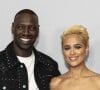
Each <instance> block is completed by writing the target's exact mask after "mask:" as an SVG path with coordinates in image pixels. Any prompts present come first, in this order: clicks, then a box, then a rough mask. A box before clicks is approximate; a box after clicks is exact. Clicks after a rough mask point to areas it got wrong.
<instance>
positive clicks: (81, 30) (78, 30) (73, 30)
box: [61, 25, 89, 46]
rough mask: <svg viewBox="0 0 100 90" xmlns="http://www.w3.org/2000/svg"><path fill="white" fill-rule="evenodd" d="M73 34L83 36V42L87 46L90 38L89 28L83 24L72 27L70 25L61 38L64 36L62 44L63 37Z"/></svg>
mask: <svg viewBox="0 0 100 90" xmlns="http://www.w3.org/2000/svg"><path fill="white" fill-rule="evenodd" d="M71 34H77V35H80V37H81V38H82V42H83V44H84V45H85V46H87V45H88V40H89V35H88V32H87V28H86V27H84V26H82V25H73V26H71V27H69V28H68V29H66V30H65V31H64V32H63V34H62V36H61V38H62V44H63V39H64V37H65V36H67V35H71Z"/></svg>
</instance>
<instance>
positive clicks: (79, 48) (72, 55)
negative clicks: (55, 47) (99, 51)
mask: <svg viewBox="0 0 100 90" xmlns="http://www.w3.org/2000/svg"><path fill="white" fill-rule="evenodd" d="M62 50H63V55H64V58H65V60H66V62H67V63H68V64H69V65H70V66H72V67H76V66H78V65H81V64H82V63H84V61H85V57H86V55H87V53H88V46H87V47H86V46H85V45H84V44H83V42H82V38H81V36H79V35H77V34H71V35H67V36H65V37H64V39H63V44H62Z"/></svg>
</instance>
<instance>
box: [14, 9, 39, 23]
mask: <svg viewBox="0 0 100 90" xmlns="http://www.w3.org/2000/svg"><path fill="white" fill-rule="evenodd" d="M23 13H28V14H33V15H34V16H36V17H38V15H37V14H36V13H35V12H34V11H33V10H31V9H22V10H20V11H19V12H18V13H16V15H15V17H14V21H15V19H16V17H17V16H18V15H19V14H23Z"/></svg>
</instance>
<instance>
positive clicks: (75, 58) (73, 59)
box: [69, 56, 78, 61]
mask: <svg viewBox="0 0 100 90" xmlns="http://www.w3.org/2000/svg"><path fill="white" fill-rule="evenodd" d="M69 59H70V60H71V61H75V60H77V59H78V57H77V56H75V57H69Z"/></svg>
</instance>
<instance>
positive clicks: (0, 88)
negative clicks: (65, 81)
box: [0, 43, 60, 90]
mask: <svg viewBox="0 0 100 90" xmlns="http://www.w3.org/2000/svg"><path fill="white" fill-rule="evenodd" d="M33 52H34V54H35V67H34V75H35V81H36V84H37V86H38V88H39V90H50V89H49V84H50V80H51V78H52V77H55V76H58V75H60V72H59V70H58V65H57V63H56V62H55V61H54V60H52V58H50V57H49V56H47V55H45V54H43V53H41V52H39V51H37V50H36V49H35V48H34V47H33ZM0 90H28V73H27V70H26V67H25V65H24V64H23V63H20V62H19V60H18V58H17V57H16V54H15V52H14V49H13V45H12V43H10V44H9V45H8V46H7V48H6V49H5V50H3V51H1V52H0Z"/></svg>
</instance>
